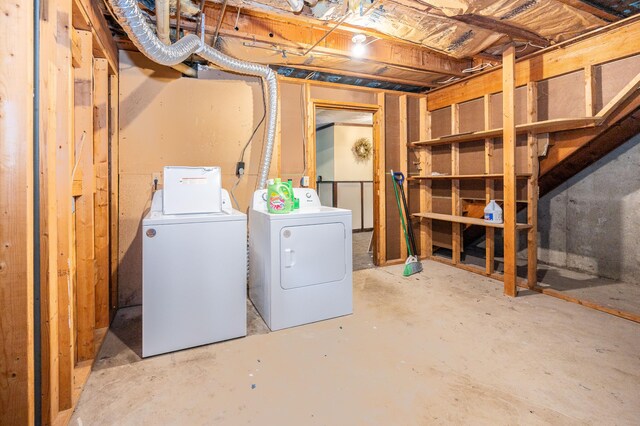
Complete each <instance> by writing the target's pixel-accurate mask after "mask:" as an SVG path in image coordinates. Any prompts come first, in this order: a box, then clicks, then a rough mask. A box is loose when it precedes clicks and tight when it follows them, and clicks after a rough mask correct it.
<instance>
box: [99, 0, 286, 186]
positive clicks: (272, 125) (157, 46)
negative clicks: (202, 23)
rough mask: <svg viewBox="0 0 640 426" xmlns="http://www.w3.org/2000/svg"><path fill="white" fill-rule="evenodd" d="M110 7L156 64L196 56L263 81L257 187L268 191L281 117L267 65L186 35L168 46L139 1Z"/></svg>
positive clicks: (115, 1) (117, 1) (116, 1)
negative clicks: (264, 114)
mask: <svg viewBox="0 0 640 426" xmlns="http://www.w3.org/2000/svg"><path fill="white" fill-rule="evenodd" d="M109 3H110V4H111V6H112V7H113V12H114V13H115V15H116V18H117V19H118V22H119V23H120V25H121V26H122V28H123V29H124V31H125V32H126V33H127V35H128V36H129V38H130V39H131V41H132V42H133V44H135V45H136V47H137V48H138V49H139V50H140V52H142V53H143V54H144V55H145V56H146V57H148V58H149V59H151V60H152V61H154V62H157V63H159V64H162V65H167V66H172V65H176V64H179V63H181V62H182V61H184V60H185V59H187V58H188V57H189V56H190V55H191V54H194V53H195V54H197V55H199V56H201V57H202V58H204V59H206V60H208V61H209V62H211V63H212V64H214V65H216V66H218V67H220V68H222V69H225V70H229V71H233V72H236V73H239V74H244V75H252V76H257V77H261V78H263V79H264V81H265V82H266V87H267V104H268V105H269V116H268V119H267V145H266V148H265V150H264V158H263V160H262V166H261V168H260V174H259V181H258V187H259V188H260V189H262V188H265V187H266V184H267V179H268V177H269V168H270V166H271V157H272V155H273V145H274V141H275V134H276V119H277V114H278V80H277V78H276V74H275V72H273V70H272V69H271V68H269V67H267V66H265V65H258V64H252V63H250V62H245V61H240V60H238V59H235V58H232V57H230V56H227V55H225V54H223V53H221V52H220V51H218V50H216V49H214V48H212V47H211V46H208V45H206V44H205V43H204V42H203V41H202V40H201V39H199V38H198V37H197V36H196V35H194V34H189V35H186V36H185V37H183V38H181V39H180V40H178V41H177V42H175V43H174V44H172V45H165V44H164V43H162V41H160V39H158V37H157V36H156V35H155V33H154V31H153V30H152V29H151V27H150V26H149V24H148V23H147V21H146V20H145V18H144V16H143V15H142V12H141V11H140V8H139V7H138V2H137V0H109Z"/></svg>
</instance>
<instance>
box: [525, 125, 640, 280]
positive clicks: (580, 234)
mask: <svg viewBox="0 0 640 426" xmlns="http://www.w3.org/2000/svg"><path fill="white" fill-rule="evenodd" d="M538 240H539V251H538V257H539V260H540V262H541V263H547V264H551V265H555V266H559V267H564V268H569V269H574V270H579V271H583V272H587V273H590V274H594V275H598V276H601V277H606V278H611V279H614V280H621V281H626V282H631V283H638V285H640V278H639V277H640V135H636V136H635V137H634V138H632V139H631V140H629V141H628V142H626V143H625V144H623V145H622V146H620V147H618V148H617V149H616V150H614V151H612V152H610V153H609V154H608V155H606V156H605V157H603V158H601V159H600V160H599V161H597V162H596V163H594V164H592V165H591V166H589V167H588V168H586V169H585V170H583V171H581V172H580V173H578V174H577V175H575V176H574V177H572V178H571V179H570V180H568V181H567V182H565V183H564V184H562V185H561V186H559V187H558V188H556V189H555V190H553V191H552V192H550V193H548V194H546V195H545V196H544V197H542V198H541V199H540V203H539V209H538Z"/></svg>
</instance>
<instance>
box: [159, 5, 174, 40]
mask: <svg viewBox="0 0 640 426" xmlns="http://www.w3.org/2000/svg"><path fill="white" fill-rule="evenodd" d="M156 32H157V33H158V38H159V39H160V41H162V42H163V43H164V44H171V38H170V37H169V33H170V32H171V27H170V26H169V0H156Z"/></svg>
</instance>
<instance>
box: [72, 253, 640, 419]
mask: <svg viewBox="0 0 640 426" xmlns="http://www.w3.org/2000/svg"><path fill="white" fill-rule="evenodd" d="M424 267H425V271H426V272H425V273H423V274H421V275H419V276H414V277H411V278H408V279H407V278H402V277H401V276H400V273H401V270H402V266H395V267H387V268H379V269H369V270H363V271H357V272H355V273H354V310H355V314H354V315H351V316H348V317H343V318H338V319H334V320H329V321H324V322H320V323H316V324H311V325H307V326H303V327H297V328H294V329H289V330H284V331H279V332H274V333H266V332H265V330H264V329H263V328H261V327H260V323H259V321H258V322H257V323H256V320H255V318H253V319H252V321H253V324H252V325H251V326H250V332H251V333H254V334H253V335H251V336H249V337H247V338H244V339H238V340H233V341H229V342H225V343H219V344H214V345H209V346H205V347H201V348H196V349H192V350H188V351H182V352H178V353H174V354H169V355H164V356H158V357H154V358H150V359H146V360H140V358H139V356H138V355H137V354H136V351H139V342H138V343H136V339H139V328H140V320H139V315H140V309H139V308H129V309H127V310H123V311H120V313H119V317H118V319H117V320H116V323H115V326H114V327H113V329H112V330H111V331H110V332H109V335H108V336H107V340H106V341H105V344H104V346H103V349H102V352H101V354H100V356H99V357H98V358H97V361H96V366H95V368H94V372H93V373H92V375H91V377H90V378H89V381H88V383H87V385H86V387H85V390H84V393H83V395H82V397H81V400H80V402H79V405H78V408H77V410H76V412H75V414H74V417H73V419H72V421H71V424H72V425H76V424H85V425H86V424H102V425H105V424H158V422H161V423H163V424H213V423H215V424H234V425H236V424H246V423H253V424H282V425H285V424H286V425H288V424H332V425H343V424H349V425H352V424H385V425H387V424H406V425H409V424H444V423H458V424H459V423H467V424H542V423H554V424H589V423H591V424H605V423H607V424H613V423H615V424H637V420H638V418H640V355H638V354H640V325H639V324H636V323H633V322H630V321H626V320H623V319H620V318H617V317H613V316H611V315H607V314H604V313H601V312H597V311H594V310H591V309H588V308H585V307H582V306H579V305H576V304H572V303H567V302H564V301H561V300H558V299H555V298H551V297H548V296H544V295H540V294H533V293H531V294H524V295H521V297H518V298H515V299H511V298H507V297H504V296H502V285H501V283H499V282H497V281H494V280H491V279H488V278H484V277H481V276H478V275H476V274H472V273H469V272H466V271H462V270H459V269H455V268H451V267H449V266H446V265H442V264H439V263H434V262H424ZM254 316H255V314H254ZM254 385H255V386H254Z"/></svg>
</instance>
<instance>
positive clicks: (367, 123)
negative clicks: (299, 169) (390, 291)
mask: <svg viewBox="0 0 640 426" xmlns="http://www.w3.org/2000/svg"><path fill="white" fill-rule="evenodd" d="M374 131H375V130H374V113H373V112H371V111H366V110H360V111H357V110H356V111H354V110H348V109H336V108H322V107H317V108H315V138H314V140H315V183H316V188H317V191H318V195H319V197H320V201H321V203H322V205H323V206H328V207H338V208H344V209H348V210H351V212H352V231H353V270H354V271H357V270H361V269H369V268H373V267H374V258H375V256H374V228H375V224H374V216H375V215H374V211H375V201H374V176H375V170H374V164H375V163H374V139H375V138H374Z"/></svg>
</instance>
